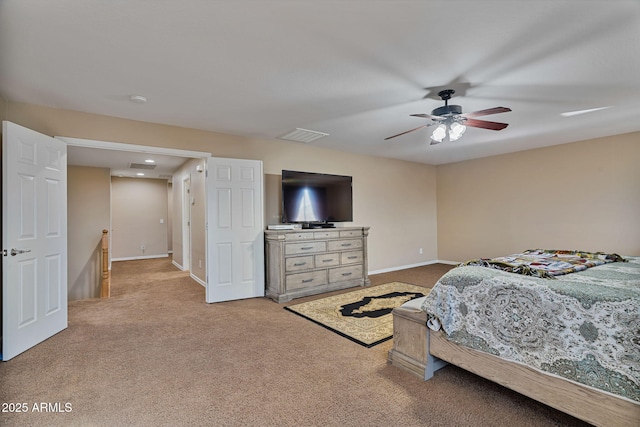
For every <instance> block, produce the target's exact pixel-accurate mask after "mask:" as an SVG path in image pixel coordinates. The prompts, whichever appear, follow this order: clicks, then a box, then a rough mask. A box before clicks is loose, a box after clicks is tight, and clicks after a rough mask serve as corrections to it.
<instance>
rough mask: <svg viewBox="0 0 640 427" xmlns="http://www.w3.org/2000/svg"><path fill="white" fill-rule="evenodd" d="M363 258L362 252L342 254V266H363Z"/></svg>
mask: <svg viewBox="0 0 640 427" xmlns="http://www.w3.org/2000/svg"><path fill="white" fill-rule="evenodd" d="M363 258H364V254H363V253H362V251H351V252H343V253H341V254H340V264H342V265H346V264H362V259H363Z"/></svg>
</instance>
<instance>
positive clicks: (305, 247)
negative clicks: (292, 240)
mask: <svg viewBox="0 0 640 427" xmlns="http://www.w3.org/2000/svg"><path fill="white" fill-rule="evenodd" d="M300 249H302V250H303V251H308V250H309V249H313V246H304V247H302V248H300Z"/></svg>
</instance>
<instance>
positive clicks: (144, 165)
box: [129, 163, 156, 170]
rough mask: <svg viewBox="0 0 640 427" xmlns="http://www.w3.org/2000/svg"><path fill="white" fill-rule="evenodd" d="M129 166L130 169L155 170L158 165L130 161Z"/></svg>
mask: <svg viewBox="0 0 640 427" xmlns="http://www.w3.org/2000/svg"><path fill="white" fill-rule="evenodd" d="M129 168H130V169H146V170H153V169H155V168H156V165H151V164H148V163H129Z"/></svg>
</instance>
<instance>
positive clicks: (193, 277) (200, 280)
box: [189, 273, 207, 288]
mask: <svg viewBox="0 0 640 427" xmlns="http://www.w3.org/2000/svg"><path fill="white" fill-rule="evenodd" d="M189 276H190V277H191V278H192V279H193V280H195V281H196V282H198V283H200V284H201V285H202V287H203V288H206V287H207V284H206V283H205V282H203V281H202V279H200V278H199V277H197V276H195V275H194V274H193V273H191V274H189Z"/></svg>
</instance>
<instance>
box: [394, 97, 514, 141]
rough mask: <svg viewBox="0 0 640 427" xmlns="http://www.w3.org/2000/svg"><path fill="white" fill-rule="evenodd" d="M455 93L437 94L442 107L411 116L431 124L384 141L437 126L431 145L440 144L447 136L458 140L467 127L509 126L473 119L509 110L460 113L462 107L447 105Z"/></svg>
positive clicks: (496, 108) (498, 109)
mask: <svg viewBox="0 0 640 427" xmlns="http://www.w3.org/2000/svg"><path fill="white" fill-rule="evenodd" d="M454 93H455V91H454V90H453V89H445V90H442V91H440V92H438V96H440V98H441V99H442V100H443V101H444V105H443V106H442V107H438V108H436V109H435V110H433V111H432V112H431V114H411V116H413V117H422V118H425V119H431V120H432V122H431V123H427V124H426V125H422V126H418V127H417V128H414V129H410V130H407V131H404V132H402V133H399V134H397V135H393V136H390V137H388V138H385V139H384V140H385V141H386V140H388V139H391V138H395V137H397V136H400V135H404V134H407V133H409V132H413V131H416V130H419V129H422V128H426V127H429V126H432V125H438V127H437V128H436V129H435V130H434V131H433V134H432V135H431V145H434V144H439V143H441V142H442V141H443V140H444V139H445V138H446V137H447V136H448V137H449V141H455V140H457V139H459V138H460V137H461V136H462V134H463V133H464V132H465V130H466V129H467V128H466V127H467V126H471V127H476V128H482V129H489V130H502V129H504V128H506V127H507V126H509V125H508V124H507V123H499V122H490V121H487V120H477V119H474V117H479V116H488V115H490V114H498V113H507V112H509V111H511V108H506V107H495V108H488V109H486V110H480V111H474V112H473V113H464V114H463V113H462V107H461V106H459V105H449V99H451V95H453V94H454Z"/></svg>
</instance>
